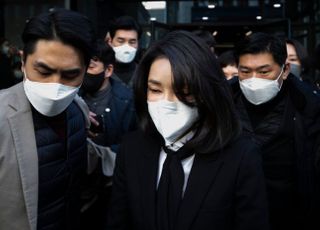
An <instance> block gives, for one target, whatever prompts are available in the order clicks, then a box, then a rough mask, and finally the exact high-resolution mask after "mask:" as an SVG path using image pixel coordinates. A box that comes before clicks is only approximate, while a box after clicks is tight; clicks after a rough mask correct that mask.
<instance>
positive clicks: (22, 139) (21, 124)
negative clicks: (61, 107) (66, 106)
mask: <svg viewBox="0 0 320 230" xmlns="http://www.w3.org/2000/svg"><path fill="white" fill-rule="evenodd" d="M0 101H1V103H0V229H3V230H5V229H10V230H36V228H37V213H38V211H37V207H38V155H37V147H36V140H35V133H34V126H33V120H32V111H31V107H30V103H29V101H28V99H27V97H26V95H25V92H24V89H23V84H22V83H19V84H17V85H15V86H13V87H11V88H9V89H6V90H2V91H0ZM75 101H76V102H77V104H78V105H79V107H80V108H81V110H82V111H83V112H84V114H88V109H87V107H86V105H85V104H84V102H83V101H82V99H80V98H78V97H76V98H75ZM86 119H87V120H86V122H87V127H88V125H89V119H88V117H86Z"/></svg>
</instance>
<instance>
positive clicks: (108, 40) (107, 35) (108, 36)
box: [104, 32, 112, 46]
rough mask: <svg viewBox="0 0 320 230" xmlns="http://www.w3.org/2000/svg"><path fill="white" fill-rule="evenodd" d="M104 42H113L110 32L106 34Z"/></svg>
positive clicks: (109, 43)
mask: <svg viewBox="0 0 320 230" xmlns="http://www.w3.org/2000/svg"><path fill="white" fill-rule="evenodd" d="M104 42H105V43H107V44H108V45H109V46H111V43H112V39H111V36H110V33H109V32H108V33H107V34H106V36H105V37H104Z"/></svg>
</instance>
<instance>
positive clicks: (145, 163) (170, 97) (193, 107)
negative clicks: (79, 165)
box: [108, 31, 268, 230]
mask: <svg viewBox="0 0 320 230" xmlns="http://www.w3.org/2000/svg"><path fill="white" fill-rule="evenodd" d="M135 77H136V79H135V85H134V90H135V98H136V109H137V113H138V116H139V119H140V125H141V128H142V131H137V132H134V133H132V134H131V135H128V136H127V137H126V138H124V140H123V143H122V145H121V147H120V152H119V154H118V155H117V162H116V168H115V172H114V189H113V196H112V198H111V199H112V201H111V211H110V215H109V224H108V227H109V228H108V229H139V230H141V229H145V230H152V229H158V230H164V229H175V230H179V229H181V230H185V229H197V230H198V229H221V230H222V229H223V230H227V229H246V230H249V229H259V230H260V229H267V228H268V221H267V218H268V217H267V209H266V197H265V185H264V180H263V173H262V168H261V164H260V156H259V152H258V151H257V149H256V148H255V147H254V146H253V145H252V143H251V142H250V141H248V140H247V139H246V138H244V137H241V135H240V134H239V133H240V126H239V122H238V118H237V117H236V115H235V112H234V111H235V110H234V106H233V104H232V99H231V96H230V94H229V88H228V83H227V81H226V80H225V78H224V76H223V73H222V71H221V68H220V66H219V65H218V63H217V60H216V58H215V57H214V55H213V54H212V53H211V52H210V50H209V49H208V48H207V46H206V45H205V43H204V42H203V41H201V40H199V38H197V37H196V36H195V35H192V34H191V33H189V32H183V31H176V32H171V33H169V34H168V35H167V36H166V37H165V38H164V39H163V40H160V41H158V42H156V43H155V44H154V45H152V46H151V47H150V48H149V50H148V51H147V52H146V53H145V55H144V57H143V58H142V60H141V62H140V65H139V67H138V69H137V72H136V76H135ZM175 151H176V152H175Z"/></svg>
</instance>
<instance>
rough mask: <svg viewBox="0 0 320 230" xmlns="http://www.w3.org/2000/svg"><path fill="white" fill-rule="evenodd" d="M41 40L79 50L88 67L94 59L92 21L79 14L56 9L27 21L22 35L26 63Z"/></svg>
mask: <svg viewBox="0 0 320 230" xmlns="http://www.w3.org/2000/svg"><path fill="white" fill-rule="evenodd" d="M39 40H57V41H61V42H62V43H64V44H67V45H70V46H72V47H74V48H76V49H77V50H79V51H80V52H81V53H82V55H83V58H84V62H85V64H86V65H88V64H89V61H90V58H91V57H92V51H93V48H94V42H95V33H94V30H93V26H92V24H91V22H90V20H89V19H88V18H87V17H86V16H84V15H82V14H80V13H77V12H74V11H70V10H66V9H54V10H52V11H50V12H46V13H43V14H40V15H38V16H35V17H33V18H31V19H30V20H29V21H27V23H26V25H25V28H24V31H23V33H22V41H23V43H24V48H23V52H24V61H26V58H27V56H28V55H29V54H32V53H33V52H34V49H35V45H36V43H37V42H38V41H39Z"/></svg>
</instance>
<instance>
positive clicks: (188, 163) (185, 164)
mask: <svg viewBox="0 0 320 230" xmlns="http://www.w3.org/2000/svg"><path fill="white" fill-rule="evenodd" d="M192 136H193V133H189V134H187V135H186V136H184V137H183V138H181V139H180V140H179V141H177V142H175V143H172V144H171V145H168V146H167V148H169V149H171V150H173V151H177V150H178V149H180V148H181V147H182V146H183V145H184V143H186V142H187V141H188V140H190V139H191V137H192ZM194 156H195V155H194V154H193V155H191V156H189V157H187V158H185V159H183V160H182V161H181V165H182V168H183V172H184V183H183V188H182V195H183V194H184V192H185V190H186V187H187V183H188V179H189V175H190V171H191V168H192V165H193V161H194ZM166 158H167V154H166V153H165V151H163V149H161V152H160V156H159V167H158V180H157V188H158V186H159V182H160V177H161V174H162V168H163V163H164V161H165V160H166Z"/></svg>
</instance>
